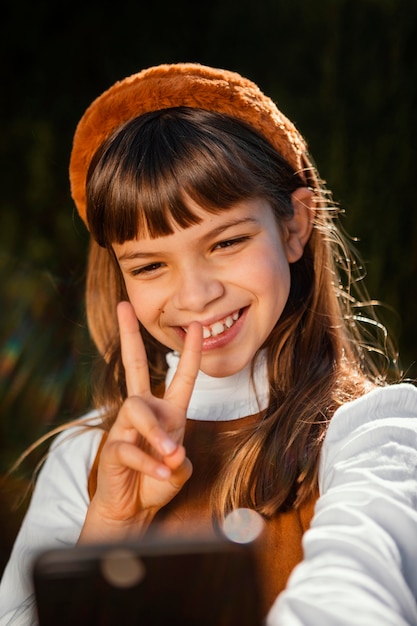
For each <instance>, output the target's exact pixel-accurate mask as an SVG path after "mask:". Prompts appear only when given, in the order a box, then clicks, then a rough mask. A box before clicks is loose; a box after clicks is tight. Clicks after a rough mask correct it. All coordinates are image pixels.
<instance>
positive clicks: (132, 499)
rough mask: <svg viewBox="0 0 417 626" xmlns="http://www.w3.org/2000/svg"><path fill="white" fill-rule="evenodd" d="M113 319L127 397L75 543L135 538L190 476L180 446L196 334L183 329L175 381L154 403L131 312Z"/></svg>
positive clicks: (124, 309)
mask: <svg viewBox="0 0 417 626" xmlns="http://www.w3.org/2000/svg"><path fill="white" fill-rule="evenodd" d="M117 313H118V320H119V328H120V341H121V350H122V360H123V365H124V368H125V375H126V386H127V395H128V397H127V399H126V400H125V402H124V403H123V405H122V407H121V409H120V411H119V414H118V416H117V418H116V420H115V422H114V424H113V426H112V427H111V429H110V431H109V434H108V437H107V440H106V442H105V444H104V446H103V448H102V451H101V455H100V463H99V469H98V478H97V490H96V493H95V495H94V498H93V499H92V501H91V504H90V507H89V509H88V512H87V516H86V520H85V524H84V527H83V530H82V532H81V535H80V539H79V542H85V541H91V540H94V541H106V540H116V539H123V538H127V537H130V536H138V535H140V534H142V533H143V532H144V531H145V530H146V528H147V526H148V525H149V523H150V522H151V520H152V519H153V517H154V516H155V514H156V513H157V511H158V510H159V509H160V508H162V507H163V506H164V505H165V504H167V503H168V502H169V501H170V500H172V498H173V497H174V496H175V495H176V494H177V493H178V492H179V491H180V490H181V488H182V487H183V485H184V483H185V482H186V481H187V480H188V478H189V477H190V475H191V472H192V467H191V462H190V461H189V459H187V458H186V455H185V449H184V447H183V445H182V443H183V439H184V431H185V425H186V411H187V407H188V404H189V401H190V398H191V394H192V391H193V388H194V383H195V380H196V377H197V374H198V371H199V367H200V361H201V351H202V341H203V339H202V328H201V326H200V324H198V323H197V322H194V323H192V324H190V326H189V328H188V332H187V335H186V339H185V343H184V349H183V352H182V354H181V358H180V361H179V364H178V369H177V371H176V373H175V376H174V378H173V380H172V382H171V384H170V386H169V388H168V389H167V390H166V392H165V395H164V397H163V398H156V397H155V396H154V395H153V394H152V392H151V386H150V378H149V367H148V362H147V357H146V351H145V347H144V345H143V341H142V337H141V334H140V331H139V325H138V321H137V318H136V315H135V312H134V309H133V307H132V305H131V304H130V303H128V302H121V303H119V305H118V310H117Z"/></svg>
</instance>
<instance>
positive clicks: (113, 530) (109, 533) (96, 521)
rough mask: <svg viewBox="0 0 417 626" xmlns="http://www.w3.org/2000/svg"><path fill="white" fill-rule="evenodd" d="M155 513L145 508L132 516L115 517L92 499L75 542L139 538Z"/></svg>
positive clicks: (111, 541)
mask: <svg viewBox="0 0 417 626" xmlns="http://www.w3.org/2000/svg"><path fill="white" fill-rule="evenodd" d="M156 513H157V510H156V509H155V510H154V509H145V510H143V511H139V512H138V513H137V514H136V515H135V516H134V517H132V518H129V519H117V518H114V517H109V516H108V515H106V514H105V513H104V512H103V511H101V510H99V508H98V507H96V506H95V504H94V501H92V502H91V504H90V507H89V509H88V511H87V515H86V518H85V521H84V525H83V527H82V529H81V533H80V536H79V538H78V542H77V543H78V544H83V543H113V542H117V541H128V540H136V539H140V538H141V537H143V535H144V534H145V533H146V531H147V529H148V527H149V525H150V524H151V522H152V520H153V518H154V517H155V515H156Z"/></svg>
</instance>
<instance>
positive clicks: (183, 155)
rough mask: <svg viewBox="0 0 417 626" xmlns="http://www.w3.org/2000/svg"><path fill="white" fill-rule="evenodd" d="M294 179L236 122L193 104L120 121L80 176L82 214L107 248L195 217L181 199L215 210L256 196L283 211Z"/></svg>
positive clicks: (168, 229)
mask: <svg viewBox="0 0 417 626" xmlns="http://www.w3.org/2000/svg"><path fill="white" fill-rule="evenodd" d="M260 148H261V149H260ZM283 174H285V175H283ZM283 180H286V181H288V182H287V183H286V184H285V183H284V184H283ZM278 181H279V185H278V184H277V183H278ZM300 184H302V183H301V181H300V180H299V178H298V176H297V175H296V174H295V173H294V172H293V170H292V169H291V167H290V166H289V165H288V164H287V163H286V161H284V160H283V159H282V157H280V155H278V153H277V152H276V151H275V150H274V148H272V146H270V145H269V143H268V142H266V140H264V139H263V138H262V137H261V136H260V135H258V133H256V132H255V131H253V130H252V129H250V128H249V127H246V126H245V125H244V124H243V123H241V122H239V121H237V120H235V119H233V118H230V117H228V116H225V115H221V114H217V113H210V112H207V111H203V110H199V109H191V108H186V107H180V108H175V109H165V110H162V111H157V112H153V113H148V114H145V115H142V116H140V117H138V118H135V119H133V120H131V121H129V122H127V123H126V124H125V125H124V126H122V127H120V128H118V129H117V131H116V132H115V133H114V134H113V135H112V136H111V137H110V138H109V139H108V140H106V141H105V142H104V144H103V145H102V146H101V147H100V148H99V150H98V151H97V153H96V155H95V157H94V159H93V161H92V163H91V166H90V169H89V173H88V177H87V219H88V224H89V229H90V232H91V234H92V236H93V237H94V238H95V240H96V241H97V242H98V243H99V244H100V245H101V246H104V247H109V246H111V244H112V243H123V242H124V241H127V240H131V239H135V238H140V237H141V236H148V237H151V238H156V237H161V236H166V235H169V234H172V233H173V232H174V230H173V228H174V226H175V225H176V226H178V227H180V228H187V227H189V226H191V225H193V224H196V223H198V222H199V218H198V217H197V216H196V215H195V214H194V213H193V212H192V210H191V209H190V206H189V204H190V203H189V199H191V200H193V201H194V202H195V203H196V204H197V205H198V206H200V207H202V208H204V209H205V210H206V211H208V212H212V213H216V212H218V211H221V210H224V209H228V208H230V207H232V206H233V205H235V204H236V203H237V202H239V201H241V200H243V199H247V198H253V197H257V196H259V197H261V196H263V197H266V198H267V199H268V200H270V202H271V203H272V204H273V205H277V204H278V205H279V206H280V207H281V211H282V210H283V208H284V206H287V211H288V205H291V202H290V194H291V192H292V191H293V190H294V189H296V188H297V187H299V186H300ZM187 201H188V203H187ZM283 217H284V215H283Z"/></svg>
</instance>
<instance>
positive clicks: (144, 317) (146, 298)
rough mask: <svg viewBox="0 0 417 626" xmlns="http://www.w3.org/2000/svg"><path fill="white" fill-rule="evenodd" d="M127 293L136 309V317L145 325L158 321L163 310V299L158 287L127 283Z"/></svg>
mask: <svg viewBox="0 0 417 626" xmlns="http://www.w3.org/2000/svg"><path fill="white" fill-rule="evenodd" d="M126 291H127V295H128V297H129V300H130V302H131V304H132V306H133V308H134V309H135V313H136V317H137V318H138V320H139V321H140V322H141V323H142V324H143V325H144V326H147V325H148V324H149V323H152V322H153V321H156V320H157V319H158V317H159V316H160V314H161V312H162V311H163V308H164V306H163V300H162V298H161V296H160V294H159V292H158V290H157V289H152V288H148V287H141V288H139V287H138V286H137V285H135V284H133V285H132V284H130V285H128V284H127V285H126Z"/></svg>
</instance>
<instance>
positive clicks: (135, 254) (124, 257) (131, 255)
mask: <svg viewBox="0 0 417 626" xmlns="http://www.w3.org/2000/svg"><path fill="white" fill-rule="evenodd" d="M245 224H259V221H258V220H257V219H256V218H255V217H250V216H248V217H243V218H238V219H235V220H230V221H228V222H226V223H224V224H220V225H219V226H216V227H215V228H213V229H212V230H210V231H209V232H208V233H206V234H204V235H203V236H202V237H201V241H207V240H208V239H215V238H216V237H218V236H219V235H221V234H222V233H224V231H226V230H228V229H229V228H233V227H234V226H241V225H245ZM167 237H169V235H167ZM161 254H163V252H162V251H158V250H155V251H154V250H152V251H149V252H140V251H132V252H129V250H127V251H126V252H124V253H123V254H121V255H120V256H119V257H118V260H119V261H130V260H135V259H149V258H151V257H154V256H160V255H161Z"/></svg>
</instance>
